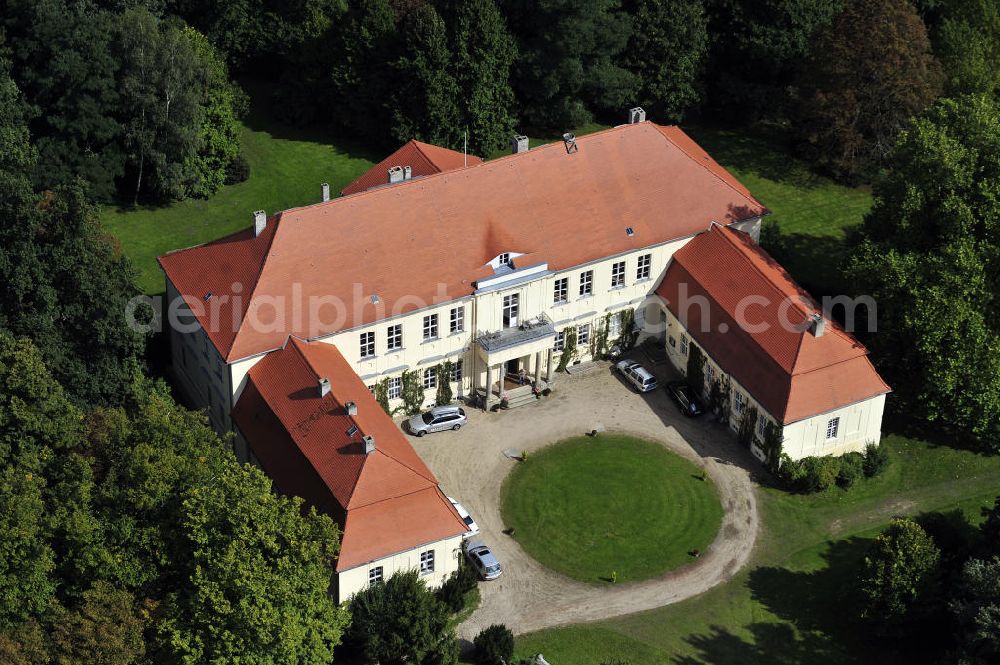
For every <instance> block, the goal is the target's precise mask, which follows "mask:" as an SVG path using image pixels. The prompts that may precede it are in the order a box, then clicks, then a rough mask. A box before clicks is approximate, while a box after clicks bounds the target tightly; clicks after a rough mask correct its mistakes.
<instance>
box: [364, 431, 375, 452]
mask: <svg viewBox="0 0 1000 665" xmlns="http://www.w3.org/2000/svg"><path fill="white" fill-rule="evenodd" d="M361 440H362V441H364V442H365V455H371V454H372V453H373V452H375V437H374V436H372V435H371V434H366V435H365V436H363V437H362V438H361Z"/></svg>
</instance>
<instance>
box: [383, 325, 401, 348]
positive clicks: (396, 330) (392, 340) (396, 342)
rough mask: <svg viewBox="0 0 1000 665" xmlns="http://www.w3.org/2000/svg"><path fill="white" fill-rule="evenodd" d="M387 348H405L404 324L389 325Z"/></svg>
mask: <svg viewBox="0 0 1000 665" xmlns="http://www.w3.org/2000/svg"><path fill="white" fill-rule="evenodd" d="M386 348H387V349H389V350H390V351H395V350H397V349H401V348H403V324H402V323H397V324H396V325H394V326H389V328H388V330H387V331H386Z"/></svg>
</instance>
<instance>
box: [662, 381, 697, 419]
mask: <svg viewBox="0 0 1000 665" xmlns="http://www.w3.org/2000/svg"><path fill="white" fill-rule="evenodd" d="M667 394H668V395H670V399H672V400H674V402H675V403H676V404H677V408H679V409H680V410H681V413H683V414H684V415H685V416H700V415H701V414H703V413H705V405H704V404H702V403H701V400H700V399H698V396H697V395H696V394H695V392H694V389H692V388H691V386H689V385H688V384H686V383H684V382H683V381H671V382H670V383H668V384H667Z"/></svg>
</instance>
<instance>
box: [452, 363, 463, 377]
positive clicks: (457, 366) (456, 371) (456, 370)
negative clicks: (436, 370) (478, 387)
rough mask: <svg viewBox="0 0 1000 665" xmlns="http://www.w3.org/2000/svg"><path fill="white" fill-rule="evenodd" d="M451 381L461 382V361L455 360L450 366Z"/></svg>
mask: <svg viewBox="0 0 1000 665" xmlns="http://www.w3.org/2000/svg"><path fill="white" fill-rule="evenodd" d="M451 380H452V381H456V382H457V381H461V380H462V361H461V360H456V361H455V362H454V363H453V364H452V366H451Z"/></svg>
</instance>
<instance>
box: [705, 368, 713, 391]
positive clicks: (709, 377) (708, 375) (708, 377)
mask: <svg viewBox="0 0 1000 665" xmlns="http://www.w3.org/2000/svg"><path fill="white" fill-rule="evenodd" d="M714 381H715V368H714V367H712V366H711V365H709V364H708V363H706V364H705V390H711V389H712V383H713V382H714Z"/></svg>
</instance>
